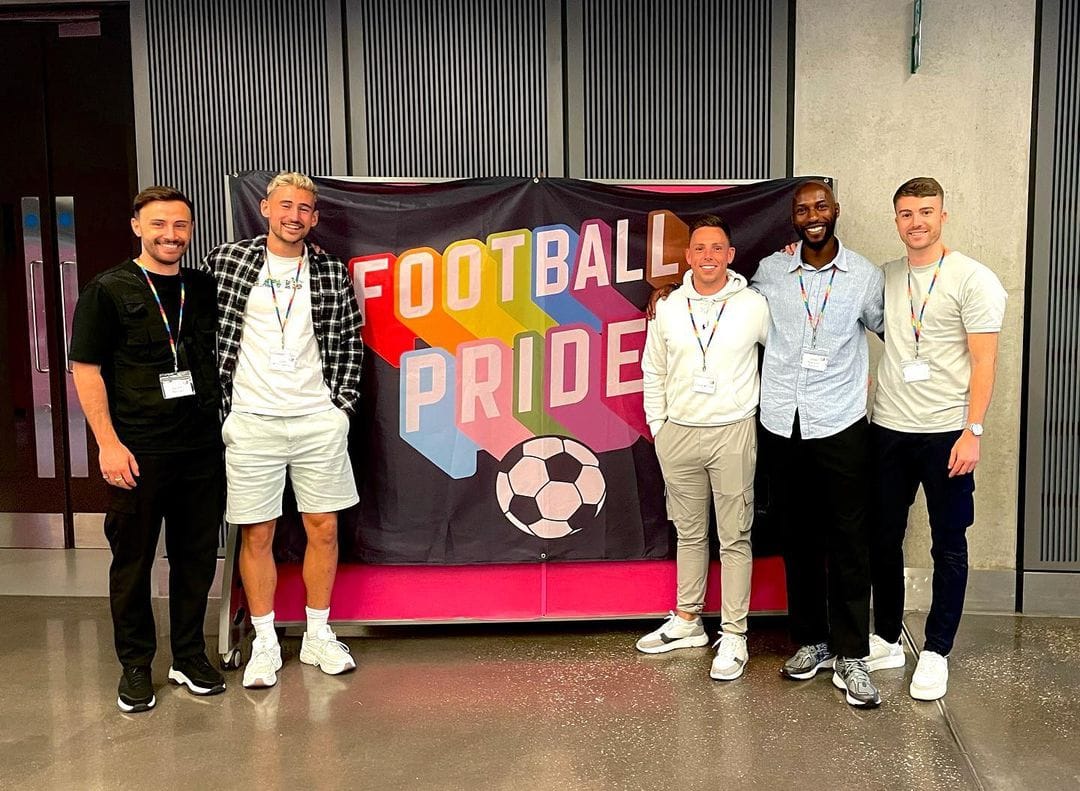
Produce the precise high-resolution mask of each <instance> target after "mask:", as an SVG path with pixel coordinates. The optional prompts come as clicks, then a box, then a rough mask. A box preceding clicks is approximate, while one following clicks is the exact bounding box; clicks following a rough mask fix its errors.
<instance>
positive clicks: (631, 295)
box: [231, 172, 802, 564]
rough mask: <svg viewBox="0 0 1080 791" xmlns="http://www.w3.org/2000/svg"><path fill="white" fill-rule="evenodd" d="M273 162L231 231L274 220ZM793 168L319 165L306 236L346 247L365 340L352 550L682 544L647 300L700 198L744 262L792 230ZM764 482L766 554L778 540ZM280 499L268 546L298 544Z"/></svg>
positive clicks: (288, 552)
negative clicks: (655, 182) (434, 171)
mask: <svg viewBox="0 0 1080 791" xmlns="http://www.w3.org/2000/svg"><path fill="white" fill-rule="evenodd" d="M272 175H273V174H271V173H267V172H252V173H245V174H241V175H238V176H235V177H232V179H231V191H232V206H233V221H234V228H235V232H236V235H237V237H238V238H245V237H251V236H256V235H258V234H261V233H266V221H265V219H264V218H263V217H262V216H261V214H260V212H259V202H260V200H261V199H262V198H263V197H264V196H265V186H266V184H267V182H268V181H269V179H270V177H271V176H272ZM801 181H802V179H784V180H775V181H767V182H759V183H755V184H748V185H739V186H733V187H726V188H715V189H714V188H707V189H706V188H702V187H651V188H648V189H635V188H629V187H616V186H608V185H601V184H596V183H592V182H585V181H576V180H570V179H477V180H468V181H457V182H449V183H438V184H423V185H392V184H374V183H364V182H352V181H348V180H344V179H316V182H317V184H318V187H319V199H318V209H319V223H318V225H317V227H316V228H315V229H314V230H313V231H312V234H311V237H310V239H311V241H313V242H315V243H317V244H319V245H320V246H321V247H322V248H324V249H325V250H326V251H328V252H330V253H332V254H334V255H337V256H339V257H340V258H342V259H343V260H345V261H347V262H348V264H349V268H350V271H351V272H352V275H353V280H354V286H355V290H356V294H357V299H358V301H359V302H360V305H361V311H362V312H363V314H364V317H365V325H364V329H363V337H364V341H365V344H366V346H367V350H366V353H365V360H364V379H363V388H362V389H363V400H362V402H361V405H360V409H359V413H358V416H357V417H356V418H355V419H354V420H353V433H352V436H351V437H350V447H351V455H352V460H353V468H354V472H355V475H356V478H357V482H358V486H359V490H360V496H361V501H360V503H359V505H358V506H356V507H355V508H353V509H350V510H349V511H347V512H344V513H343V514H342V515H341V520H342V529H341V550H342V553H341V559H342V561H343V562H349V561H354V562H364V563H432V564H462V563H494V562H527V561H539V560H553V559H559V560H571V559H577V560H581V559H639V558H661V557H670V556H671V555H673V553H674V543H675V542H674V530H673V528H672V526H671V525H670V523H669V522H668V521H667V519H666V515H665V508H664V497H663V480H662V478H661V475H660V469H659V466H658V464H657V461H656V457H655V454H654V452H653V446H652V441H651V438H650V435H649V432H648V428H647V426H646V425H645V420H644V414H643V410H642V396H641V367H640V363H641V350H642V348H643V347H644V342H645V327H646V325H645V321H644V318H643V314H642V311H643V308H644V306H645V305H646V303H647V301H648V298H649V295H650V293H651V292H652V290H653V288H654V287H656V286H658V285H661V284H664V283H668V282H676V281H678V280H679V279H680V277H681V272H682V271H683V270H684V269H685V263H684V257H683V254H684V250H685V248H686V246H687V241H688V231H687V227H688V225H689V223H690V222H692V221H693V219H694V218H695V217H697V216H699V215H702V214H719V215H721V216H723V217H724V218H725V219H726V220H727V221H728V222H729V223H730V225H731V228H732V243H733V244H734V246H735V248H736V250H737V253H736V257H735V262H734V264H733V267H732V268H733V269H735V270H737V271H739V272H740V273H742V274H744V275H747V276H751V275H752V274H753V271H754V269H755V267H756V264H757V262H758V261H759V260H760V259H761V258H763V257H765V256H767V255H768V254H770V253H772V252H773V251H775V250H777V249H778V248H780V247H782V246H783V245H784V244H786V243H788V242H790V241H794V239H795V234H794V231H793V230H792V225H791V197H792V193H793V191H794V189H795V187H796V186H797V185H798V184H799V183H801ZM703 189H706V191H700V190H703ZM657 190H671V191H657ZM680 190H699V191H680ZM759 477H760V476H759ZM761 489H762V485H761V484H760V480H759V491H758V501H759V513H758V515H757V516H758V518H757V519H756V521H755V528H754V542H755V554H760V553H761V552H772V551H774V550H775V541H774V540H772V539H773V537H772V536H771V535H770V534H769V533H770V531H768V530H767V529H766V527H765V523H766V519H765V514H764V510H763V509H764V508H765V507H766V506H767V502H768V493H767V492H766V491H762V490H761ZM286 513H287V514H291V517H288V518H286V519H285V520H284V522H285V524H284V525H283V529H279V531H278V540H277V541H276V542H275V544H276V552H277V554H278V556H279V559H281V560H297V559H299V558H300V557H301V556H302V553H303V544H304V537H303V531H302V530H300V529H298V528H297V526H296V524H295V522H296V518H295V506H293V505H292V504H291V503H289V504H287V506H286ZM290 525H291V526H290Z"/></svg>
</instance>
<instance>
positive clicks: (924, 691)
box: [908, 683, 949, 701]
mask: <svg viewBox="0 0 1080 791" xmlns="http://www.w3.org/2000/svg"><path fill="white" fill-rule="evenodd" d="M948 690H949V685H948V683H945V684H941V685H939V686H936V687H917V686H915V684H914V683H912V684H911V686H910V687H908V692H909V693H910V694H911V697H913V698H915V700H925V701H934V700H939V699H940V698H943V697H945V693H946V692H948Z"/></svg>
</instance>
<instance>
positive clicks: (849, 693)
mask: <svg viewBox="0 0 1080 791" xmlns="http://www.w3.org/2000/svg"><path fill="white" fill-rule="evenodd" d="M832 683H833V686H834V687H836V688H837V689H842V690H844V693H845V697H846V698H847V702H848V703H849V704H850V705H852V706H858V707H859V708H863V709H876V708H877V707H878V706H880V705H881V695H880V694H879V693H878V690H877V687H875V686H874V682H872V681H871V680H870V673H869V671H868V670H867V669H866V661H865V660H863V659H847V658H846V657H842V656H838V657H836V662H835V665H834V669H833V676H832Z"/></svg>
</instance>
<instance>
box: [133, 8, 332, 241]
mask: <svg viewBox="0 0 1080 791" xmlns="http://www.w3.org/2000/svg"><path fill="white" fill-rule="evenodd" d="M146 21H147V40H148V50H149V62H150V98H151V105H152V111H151V115H152V119H151V120H152V130H153V162H154V179H155V180H156V181H157V182H158V183H163V184H171V185H173V186H176V187H178V188H179V189H181V190H183V191H184V192H186V193H187V194H189V195H190V196H191V197H192V198H193V199H194V200H195V204H196V212H197V218H198V222H197V225H196V229H197V238H196V240H195V244H194V246H193V250H194V251H196V252H199V251H204V250H206V249H208V248H209V247H210V246H211V245H214V244H218V243H220V242H223V241H227V235H226V205H225V188H224V176H225V174H227V173H231V172H235V171H240V170H250V169H269V170H275V169H295V170H300V171H304V172H307V173H312V174H328V173H331V172H332V170H333V168H332V166H331V133H330V110H329V107H330V96H329V90H328V68H327V46H326V42H327V33H326V12H325V0H146Z"/></svg>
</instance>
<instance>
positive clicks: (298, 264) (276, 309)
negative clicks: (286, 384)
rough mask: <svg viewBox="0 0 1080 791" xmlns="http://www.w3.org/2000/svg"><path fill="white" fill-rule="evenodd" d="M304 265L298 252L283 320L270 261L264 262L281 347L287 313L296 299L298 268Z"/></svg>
mask: <svg viewBox="0 0 1080 791" xmlns="http://www.w3.org/2000/svg"><path fill="white" fill-rule="evenodd" d="M303 266H304V254H303V253H301V254H300V258H299V260H298V261H297V262H296V276H295V277H294V278H293V287H292V296H290V297H289V304H288V306H287V307H286V308H285V320H284V321H282V319H281V309H280V308H279V307H278V301H277V289H275V288H274V275H273V273H272V272H271V271H270V262H269V261H267V262H266V273H267V274H268V275H269V277H268V278H267V280H269V281H270V296H271V297H272V298H273V300H274V313H275V314H276V315H277V322H278V326H279V327H281V348H282V349H284V348H285V325H286V324H288V323H289V314H290V313H292V306H293V300H294V299H296V292H297V289H299V287H300V269H301V268H302V267H303Z"/></svg>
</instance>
